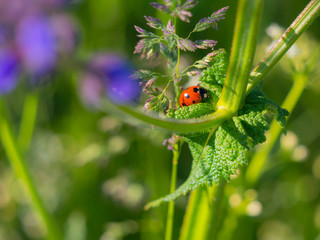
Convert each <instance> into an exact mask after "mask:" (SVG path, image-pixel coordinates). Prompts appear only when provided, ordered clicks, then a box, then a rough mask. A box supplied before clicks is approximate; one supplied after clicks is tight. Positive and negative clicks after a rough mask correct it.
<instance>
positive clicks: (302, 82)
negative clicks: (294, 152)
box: [245, 74, 309, 186]
mask: <svg viewBox="0 0 320 240" xmlns="http://www.w3.org/2000/svg"><path fill="white" fill-rule="evenodd" d="M308 77H309V76H308V75H306V74H294V75H293V79H294V82H293V86H292V88H291V90H290V92H289V93H288V95H287V97H286V99H285V100H284V102H283V104H282V105H281V107H282V108H285V109H287V110H288V111H289V112H292V111H293V109H294V107H295V106H296V104H297V101H298V100H299V98H300V96H301V94H302V92H303V90H304V88H305V86H306V83H307V80H308ZM280 133H281V127H280V126H279V124H278V123H277V121H276V120H273V122H272V124H271V127H270V130H269V132H268V137H267V141H266V142H265V143H264V144H262V145H261V146H260V148H259V149H258V151H257V152H256V153H255V154H254V156H253V158H252V159H251V162H250V164H249V166H248V168H247V171H246V175H245V179H246V182H247V183H248V185H249V186H253V185H254V184H255V183H256V182H257V180H258V178H259V176H260V175H261V173H262V171H263V167H264V166H265V163H266V161H267V158H268V155H269V153H270V152H271V150H272V148H273V146H274V145H275V143H276V141H277V140H278V138H279V136H280Z"/></svg>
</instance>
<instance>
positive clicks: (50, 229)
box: [0, 102, 61, 240]
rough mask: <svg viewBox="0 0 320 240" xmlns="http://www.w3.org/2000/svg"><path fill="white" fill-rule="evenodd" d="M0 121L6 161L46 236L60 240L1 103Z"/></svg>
mask: <svg viewBox="0 0 320 240" xmlns="http://www.w3.org/2000/svg"><path fill="white" fill-rule="evenodd" d="M0 109H1V119H0V138H1V141H2V145H3V148H4V151H5V152H6V154H7V156H8V159H9V161H10V163H11V165H12V167H13V170H14V172H15V174H16V176H17V178H19V179H21V180H22V182H23V184H24V187H25V189H26V192H27V193H28V194H29V197H30V199H31V202H32V206H33V208H34V211H35V212H36V213H38V214H39V215H40V217H41V219H42V221H43V223H44V225H45V227H46V229H47V236H48V238H49V239H51V240H59V239H61V237H60V235H59V233H58V231H57V228H56V226H55V224H54V221H53V219H52V218H51V215H50V214H49V212H48V211H47V210H46V208H45V206H44V204H43V202H42V200H41V198H40V195H39V194H38V192H37V190H36V187H35V185H34V183H33V181H32V178H31V175H30V173H29V170H28V168H27V166H26V164H25V161H24V159H23V158H22V157H21V154H20V151H19V149H18V147H17V143H16V140H15V138H14V136H13V134H12V132H11V127H10V125H9V122H8V120H7V116H6V110H5V107H4V105H3V103H2V102H0Z"/></svg>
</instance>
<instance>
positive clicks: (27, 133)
mask: <svg viewBox="0 0 320 240" xmlns="http://www.w3.org/2000/svg"><path fill="white" fill-rule="evenodd" d="M38 102H39V95H38V92H35V93H30V94H28V95H27V97H26V99H25V102H24V108H23V114H22V119H21V125H20V132H19V135H18V146H19V148H20V149H21V151H22V152H25V151H26V150H28V149H29V146H30V143H31V138H32V134H33V130H34V125H35V121H36V116H37V109H38Z"/></svg>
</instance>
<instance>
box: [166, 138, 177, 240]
mask: <svg viewBox="0 0 320 240" xmlns="http://www.w3.org/2000/svg"><path fill="white" fill-rule="evenodd" d="M180 152H181V146H180V141H179V142H178V143H177V144H176V149H174V150H173V158H172V170H171V182H170V193H173V192H174V191H175V190H176V185H177V172H178V160H179V156H180ZM174 203H175V202H174V201H170V202H169V204H168V214H167V223H166V233H165V240H171V239H172V229H173V222H174Z"/></svg>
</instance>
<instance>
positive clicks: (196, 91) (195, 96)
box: [179, 86, 207, 107]
mask: <svg viewBox="0 0 320 240" xmlns="http://www.w3.org/2000/svg"><path fill="white" fill-rule="evenodd" d="M206 97H207V91H206V90H204V89H203V88H201V87H199V86H192V87H189V88H187V89H185V90H183V91H182V93H181V94H180V97H179V104H180V106H181V107H184V106H190V105H192V104H196V103H200V102H201V101H202V99H204V98H206Z"/></svg>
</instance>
